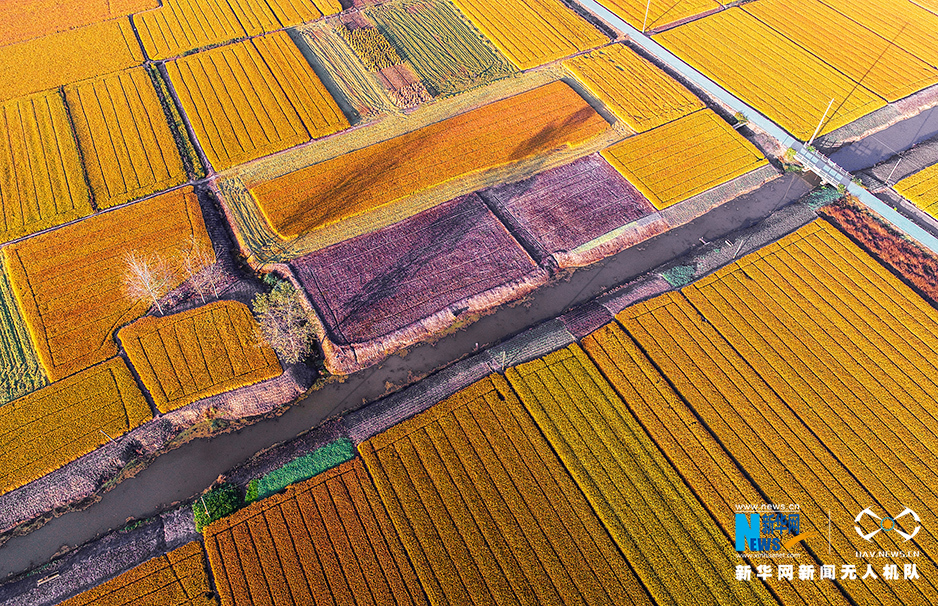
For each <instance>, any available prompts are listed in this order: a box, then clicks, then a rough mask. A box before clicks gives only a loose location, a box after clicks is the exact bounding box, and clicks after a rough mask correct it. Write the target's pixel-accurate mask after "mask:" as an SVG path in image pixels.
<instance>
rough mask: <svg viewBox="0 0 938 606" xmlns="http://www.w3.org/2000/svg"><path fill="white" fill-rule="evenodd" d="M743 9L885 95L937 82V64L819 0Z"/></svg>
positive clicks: (890, 97)
mask: <svg viewBox="0 0 938 606" xmlns="http://www.w3.org/2000/svg"><path fill="white" fill-rule="evenodd" d="M743 10H745V11H746V12H747V13H749V14H751V15H753V16H754V17H756V18H758V19H759V20H760V21H762V22H763V23H765V24H767V25H769V26H770V27H772V28H773V29H774V30H776V31H778V32H779V33H781V34H782V35H783V36H785V37H786V38H788V39H789V40H791V41H793V42H795V43H796V44H798V45H799V46H801V47H802V48H804V49H806V50H808V51H809V52H811V53H812V54H814V55H815V56H817V57H819V58H820V59H822V60H823V61H825V62H826V63H828V64H830V65H831V66H833V67H834V68H836V69H837V70H838V71H840V72H842V73H844V74H846V75H847V76H849V77H850V78H851V79H852V80H853V81H854V82H859V83H860V84H862V85H863V86H864V87H865V88H867V89H869V90H870V91H872V92H874V93H876V94H877V95H879V96H880V97H882V98H884V99H885V100H886V101H890V102H892V101H897V100H899V99H901V98H903V97H907V96H908V95H911V94H912V93H914V92H916V91H919V90H921V89H923V88H926V87H928V86H931V85H932V84H936V83H938V70H936V69H934V68H933V67H931V66H929V65H928V64H927V63H925V62H924V61H922V60H920V59H917V58H916V57H915V56H913V55H911V54H909V53H908V52H906V51H905V50H903V49H902V48H901V47H898V46H895V45H894V43H893V42H892V41H890V40H887V39H885V38H882V37H880V36H878V35H876V34H875V33H873V32H872V31H870V30H869V29H867V28H865V27H863V26H861V25H859V24H857V23H856V22H854V21H852V20H851V19H849V18H847V17H845V16H844V15H842V14H840V13H839V12H837V11H836V10H834V9H832V8H830V7H828V6H827V5H825V4H823V3H822V2H821V1H820V0H794V1H789V0H759V2H751V3H749V4H746V5H744V6H743ZM819 119H820V118H819Z"/></svg>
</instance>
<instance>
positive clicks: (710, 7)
mask: <svg viewBox="0 0 938 606" xmlns="http://www.w3.org/2000/svg"><path fill="white" fill-rule="evenodd" d="M598 1H599V3H600V4H602V5H603V6H605V7H606V8H608V9H609V10H611V11H612V12H613V13H615V14H616V15H618V16H619V17H620V18H621V19H622V20H623V21H625V22H626V23H628V24H629V25H631V26H632V27H634V28H636V29H639V30H640V29H642V26H643V25H644V27H645V31H650V30H655V29H658V28H661V27H665V26H667V25H670V24H672V23H675V22H677V21H681V20H683V19H687V18H689V17H693V16H695V15H700V14H702V13H706V12H708V11H714V10H717V9H719V8H720V4H719V3H717V2H716V1H715V0H652V2H651V3H648V2H643V1H642V0H598ZM646 11H647V13H648V15H647V19H646V15H645V13H646Z"/></svg>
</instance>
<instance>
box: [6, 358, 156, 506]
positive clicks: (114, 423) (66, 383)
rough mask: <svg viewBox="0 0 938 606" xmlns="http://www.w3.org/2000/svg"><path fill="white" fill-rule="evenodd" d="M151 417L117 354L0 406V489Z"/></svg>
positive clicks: (39, 473)
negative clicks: (116, 356) (101, 362)
mask: <svg viewBox="0 0 938 606" xmlns="http://www.w3.org/2000/svg"><path fill="white" fill-rule="evenodd" d="M151 418H152V415H151V413H150V406H149V405H148V404H147V401H146V399H144V397H143V394H142V393H140V389H139V388H138V387H137V384H136V382H134V378H133V375H131V374H130V371H129V370H128V369H127V365H126V364H124V361H123V360H121V359H120V358H112V359H110V360H108V361H107V362H105V363H103V364H99V365H97V366H94V367H92V368H89V369H87V370H84V371H82V372H80V373H77V374H74V375H72V376H70V377H68V378H66V379H63V380H61V381H58V382H56V383H52V384H51V385H48V386H46V387H43V388H42V389H40V390H38V391H34V392H33V393H31V394H28V395H25V396H23V397H22V398H19V399H17V400H13V401H12V402H10V403H9V404H4V405H3V406H0V446H2V448H0V494H3V493H7V492H9V491H11V490H14V489H16V488H19V487H20V486H22V485H24V484H26V483H28V482H31V481H33V480H35V479H37V478H41V477H42V476H44V475H46V474H47V473H49V472H51V471H54V470H56V469H58V468H59V467H62V466H63V465H65V464H66V463H69V462H70V461H74V460H75V459H77V458H78V457H80V456H82V455H84V454H87V453H89V452H91V451H92V450H94V449H95V448H97V447H99V446H101V445H102V444H104V443H105V442H107V441H108V438H107V436H105V435H104V433H102V431H103V432H105V433H107V435H109V436H111V437H112V438H116V437H118V436H120V435H123V434H125V433H127V432H128V431H130V430H131V429H133V428H134V427H137V426H138V425H140V424H141V423H144V422H145V421H149V420H150V419H151Z"/></svg>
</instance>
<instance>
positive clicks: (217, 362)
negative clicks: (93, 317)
mask: <svg viewBox="0 0 938 606" xmlns="http://www.w3.org/2000/svg"><path fill="white" fill-rule="evenodd" d="M256 329H257V324H256V323H255V322H254V318H253V316H252V315H251V311H250V310H249V309H248V308H247V306H246V305H244V304H243V303H238V302H235V301H217V302H215V303H210V304H208V305H205V306H203V307H196V308H195V309H190V310H188V311H184V312H182V313H178V314H174V315H171V316H161V317H154V316H147V317H145V318H141V319H140V320H137V321H136V322H134V323H133V324H130V325H129V326H127V327H125V328H122V329H121V330H119V331H118V333H117V337H118V338H119V339H120V341H121V343H122V344H123V346H124V349H125V350H126V352H127V357H128V359H129V360H130V363H131V365H132V366H133V367H134V369H135V370H136V371H137V373H139V375H140V378H141V380H142V381H143V385H144V386H145V387H146V388H147V391H149V392H150V395H151V396H152V397H153V401H154V403H155V404H156V407H157V408H158V409H159V411H160V412H164V413H165V412H169V411H171V410H175V409H177V408H181V407H182V406H185V405H186V404H190V403H192V402H195V401H196V400H200V399H202V398H206V397H208V396H214V395H217V394H220V393H224V392H226V391H230V390H232V389H237V388H238V387H244V386H245V385H253V384H254V383H258V382H260V381H264V380H266V379H272V378H274V377H276V376H279V375H280V373H281V372H282V369H281V368H280V362H278V361H277V355H276V354H275V353H274V351H273V350H272V349H271V348H270V346H269V345H268V344H267V343H264V342H257V330H256Z"/></svg>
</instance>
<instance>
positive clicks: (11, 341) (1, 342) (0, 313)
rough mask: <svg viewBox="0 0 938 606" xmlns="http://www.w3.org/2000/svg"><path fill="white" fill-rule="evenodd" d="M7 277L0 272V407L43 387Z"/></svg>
mask: <svg viewBox="0 0 938 606" xmlns="http://www.w3.org/2000/svg"><path fill="white" fill-rule="evenodd" d="M46 383H47V381H46V377H45V374H44V373H43V372H42V366H41V365H40V363H39V358H38V357H37V356H36V351H35V350H34V349H33V344H32V341H30V340H29V332H28V331H27V329H26V323H25V322H24V321H23V318H22V317H21V316H20V312H19V308H17V307H16V300H15V299H14V298H13V291H12V290H11V289H10V283H9V281H7V277H6V274H4V273H3V272H2V271H0V404H6V403H7V402H9V401H11V400H15V399H16V398H19V397H20V396H25V395H26V394H28V393H30V392H33V391H36V390H37V389H39V388H40V387H42V386H44V385H46Z"/></svg>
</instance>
